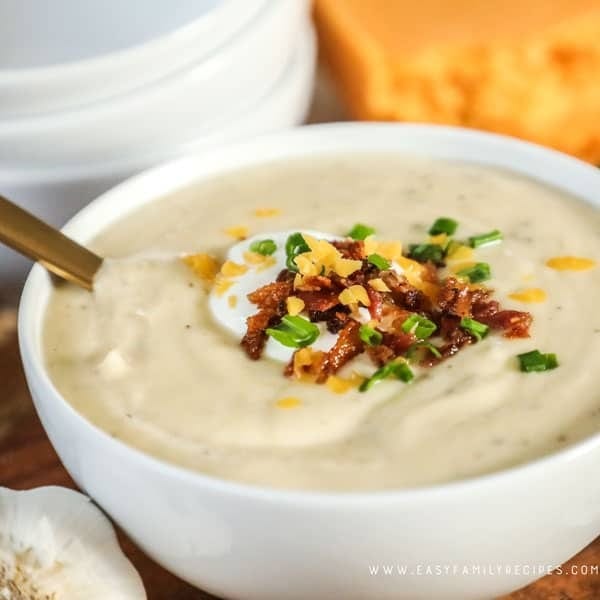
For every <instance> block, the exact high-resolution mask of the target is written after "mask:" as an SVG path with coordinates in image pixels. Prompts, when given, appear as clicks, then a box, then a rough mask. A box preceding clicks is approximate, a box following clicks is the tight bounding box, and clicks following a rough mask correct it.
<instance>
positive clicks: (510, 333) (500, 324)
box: [478, 310, 533, 338]
mask: <svg viewBox="0 0 600 600" xmlns="http://www.w3.org/2000/svg"><path fill="white" fill-rule="evenodd" d="M478 320H481V322H482V323H484V324H485V325H488V326H489V327H491V328H492V329H503V330H504V333H503V335H504V337H507V338H528V337H529V327H530V326H531V323H532V321H533V317H532V316H531V315H530V314H529V313H527V312H521V311H518V310H501V311H500V312H497V313H496V314H494V315H491V316H490V317H488V318H485V319H478Z"/></svg>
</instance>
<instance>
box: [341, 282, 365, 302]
mask: <svg viewBox="0 0 600 600" xmlns="http://www.w3.org/2000/svg"><path fill="white" fill-rule="evenodd" d="M338 298H339V301H340V302H341V303H342V304H343V305H344V306H350V305H352V304H359V303H360V304H362V305H363V306H370V305H371V300H370V299H369V294H368V292H367V290H366V289H365V288H364V287H363V286H362V285H352V286H350V287H349V288H346V289H345V290H344V291H343V292H342V293H341V294H340V295H339V296H338Z"/></svg>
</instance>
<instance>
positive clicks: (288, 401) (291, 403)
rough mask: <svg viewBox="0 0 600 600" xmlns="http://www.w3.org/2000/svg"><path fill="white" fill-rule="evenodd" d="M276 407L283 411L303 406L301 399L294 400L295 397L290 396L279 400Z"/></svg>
mask: <svg viewBox="0 0 600 600" xmlns="http://www.w3.org/2000/svg"><path fill="white" fill-rule="evenodd" d="M275 406H276V407H277V408H283V409H290V408H298V407H299V406H302V400H300V399H299V398H294V397H293V396H289V397H287V398H281V399H280V400H277V402H276V403H275Z"/></svg>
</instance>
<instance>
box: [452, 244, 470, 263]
mask: <svg viewBox="0 0 600 600" xmlns="http://www.w3.org/2000/svg"><path fill="white" fill-rule="evenodd" d="M448 259H449V260H452V261H470V260H473V248H471V247H470V246H464V245H463V244H461V245H460V246H457V247H456V248H453V249H451V250H450V253H449V254H448Z"/></svg>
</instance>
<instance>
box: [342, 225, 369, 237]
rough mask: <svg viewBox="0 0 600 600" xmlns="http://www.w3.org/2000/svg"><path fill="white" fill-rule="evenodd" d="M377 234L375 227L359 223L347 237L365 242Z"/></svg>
mask: <svg viewBox="0 0 600 600" xmlns="http://www.w3.org/2000/svg"><path fill="white" fill-rule="evenodd" d="M374 233H375V229H373V227H369V226H368V225H363V224H362V223H357V224H356V225H355V226H354V227H353V228H352V229H351V230H350V231H349V232H348V233H347V234H346V237H349V238H352V239H353V240H364V239H366V238H368V237H369V236H370V235H373V234H374Z"/></svg>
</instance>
